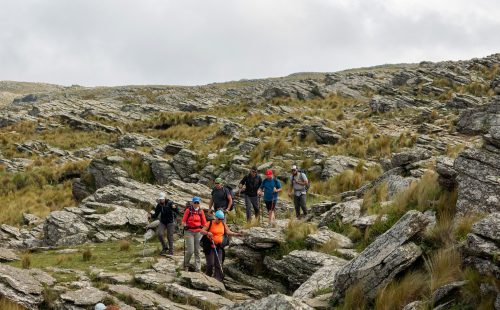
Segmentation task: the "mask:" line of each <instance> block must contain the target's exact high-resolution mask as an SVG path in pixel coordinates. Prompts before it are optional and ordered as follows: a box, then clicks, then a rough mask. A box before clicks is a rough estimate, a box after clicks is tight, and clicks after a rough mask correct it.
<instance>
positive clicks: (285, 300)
mask: <svg viewBox="0 0 500 310" xmlns="http://www.w3.org/2000/svg"><path fill="white" fill-rule="evenodd" d="M261 309H287V310H288V309H290V310H312V309H313V308H312V307H310V306H308V305H307V304H306V303H304V302H302V301H300V300H298V299H295V298H293V297H290V296H286V295H283V294H274V295H269V296H267V297H265V298H263V299H259V300H251V301H245V302H242V303H239V304H235V305H234V306H230V307H224V308H221V310H261Z"/></svg>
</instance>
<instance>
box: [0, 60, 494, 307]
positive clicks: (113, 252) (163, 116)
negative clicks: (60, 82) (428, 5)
mask: <svg viewBox="0 0 500 310" xmlns="http://www.w3.org/2000/svg"><path fill="white" fill-rule="evenodd" d="M499 66H500V54H494V55H491V56H488V57H485V58H475V59H471V60H464V61H444V62H437V63H431V62H421V63H419V64H397V65H382V66H376V67H370V68H358V69H351V70H344V71H340V72H335V73H316V72H311V73H309V72H304V73H297V74H292V75H289V76H287V77H282V78H270V79H258V80H241V81H232V82H226V83H213V84H208V85H202V86H163V85H147V86H120V87H95V88H92V87H82V86H68V87H66V86H57V85H50V84H38V83H21V82H10V81H9V82H6V81H1V82H0V182H1V184H2V186H1V187H0V201H1V204H0V208H1V212H0V262H2V264H0V269H1V272H0V305H1V306H0V308H2V309H4V308H5V309H24V308H26V309H37V308H40V309H90V308H92V307H93V305H95V304H96V303H97V302H99V301H102V302H104V303H106V304H116V305H118V306H119V307H120V309H218V308H224V309H263V308H270V309H275V308H276V309H312V308H315V309H406V310H409V309H492V308H496V309H500V293H499V292H500V282H499V280H498V279H500V269H499V268H500V261H499V259H498V258H499V257H500V256H499V254H500V249H499V247H500V234H499V232H500V73H499ZM2 103H3V104H2ZM253 165H256V166H257V167H258V171H259V173H260V174H264V172H265V170H267V169H272V170H273V171H274V173H275V175H276V176H277V177H278V179H280V180H281V181H282V182H283V184H284V187H285V189H286V190H285V191H284V192H283V193H281V195H280V200H279V204H278V206H277V221H276V222H275V223H274V224H273V225H270V224H268V223H267V220H263V219H261V220H259V219H257V220H253V221H252V222H250V223H246V220H245V215H244V204H243V198H242V197H240V196H238V195H237V196H236V198H237V201H236V208H237V212H230V213H229V215H228V224H229V225H230V227H231V229H232V230H235V231H244V232H245V235H244V237H242V238H233V239H232V241H231V245H230V246H229V248H228V249H227V257H226V260H225V262H224V274H225V279H224V283H223V284H222V283H220V282H217V281H216V280H214V279H213V278H210V277H206V276H204V275H203V274H201V273H197V272H192V271H184V270H183V269H184V268H183V266H182V264H183V261H182V259H183V246H184V245H183V241H182V235H181V230H180V229H179V230H178V231H177V232H176V240H177V241H176V244H175V255H174V256H171V257H161V256H159V255H158V253H159V242H157V241H156V238H152V239H150V240H149V241H148V242H146V243H145V244H143V241H144V240H145V239H144V234H145V233H146V232H147V229H148V228H150V227H154V224H151V223H148V219H147V215H148V213H149V212H150V211H151V210H152V209H153V208H154V207H155V205H156V198H157V197H158V194H159V193H160V192H165V193H166V194H167V197H168V198H169V199H170V200H172V201H173V202H175V203H176V204H178V205H179V206H183V205H185V203H186V201H189V200H190V199H191V197H192V196H193V195H197V196H200V197H201V198H202V207H204V208H206V207H207V204H208V201H209V199H210V191H211V187H212V186H213V182H214V179H215V178H216V177H221V178H222V179H223V180H224V181H225V182H226V183H227V184H229V185H231V186H232V187H233V188H235V187H236V186H237V184H238V183H239V181H240V180H241V179H242V177H243V176H244V175H245V174H246V173H248V170H249V168H250V167H251V166H253ZM292 165H298V166H299V167H300V168H302V169H304V171H305V172H306V174H307V177H308V178H309V179H310V180H311V181H312V186H311V188H310V190H309V192H308V194H307V205H308V210H309V213H308V215H307V216H305V217H303V218H300V219H296V218H295V212H294V207H293V203H292V202H291V201H290V198H289V197H288V196H287V195H286V192H287V191H288V188H289V186H290V184H289V183H290V182H289V180H290V176H289V174H290V167H291V166H292ZM261 207H262V206H261ZM179 208H180V207H179ZM207 215H208V214H207ZM264 219H265V217H264ZM156 225H158V223H157V222H156ZM147 235H149V234H147ZM202 261H204V259H203V258H202ZM8 307H9V308H8Z"/></svg>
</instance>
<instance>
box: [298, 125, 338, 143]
mask: <svg viewBox="0 0 500 310" xmlns="http://www.w3.org/2000/svg"><path fill="white" fill-rule="evenodd" d="M297 134H298V136H299V137H300V138H301V139H305V138H306V137H308V136H312V137H313V138H314V140H315V141H316V143H318V144H337V142H339V141H340V139H342V136H341V135H340V134H338V133H337V132H335V130H333V129H331V128H328V127H326V126H322V125H304V126H303V127H302V128H300V129H299V131H298V132H297Z"/></svg>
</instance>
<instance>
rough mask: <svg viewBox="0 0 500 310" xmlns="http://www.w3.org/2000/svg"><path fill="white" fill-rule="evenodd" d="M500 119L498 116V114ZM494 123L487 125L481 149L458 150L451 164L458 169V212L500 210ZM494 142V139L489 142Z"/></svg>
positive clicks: (499, 160)
mask: <svg viewBox="0 0 500 310" xmlns="http://www.w3.org/2000/svg"><path fill="white" fill-rule="evenodd" d="M499 120H500V117H499ZM496 128H498V127H496V126H493V127H492V128H491V129H490V136H489V137H488V139H490V140H491V141H489V140H488V139H485V145H484V146H483V147H482V148H481V149H472V148H470V149H466V150H465V151H463V152H462V153H460V154H459V155H458V157H457V159H456V160H455V163H454V165H453V168H454V170H455V171H456V172H457V177H456V181H457V184H458V200H457V212H458V213H459V214H461V215H463V214H466V213H467V212H474V213H491V212H497V211H500V192H499V191H498V188H499V187H500V148H497V146H496V144H495V142H494V141H496V143H500V136H497V135H496V132H495V130H496ZM492 142H493V143H492Z"/></svg>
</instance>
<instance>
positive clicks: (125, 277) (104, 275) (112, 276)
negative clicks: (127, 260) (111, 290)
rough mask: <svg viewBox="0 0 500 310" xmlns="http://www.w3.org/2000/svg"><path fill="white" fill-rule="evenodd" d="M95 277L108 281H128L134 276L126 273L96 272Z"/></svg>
mask: <svg viewBox="0 0 500 310" xmlns="http://www.w3.org/2000/svg"><path fill="white" fill-rule="evenodd" d="M97 279H99V280H104V281H106V282H109V283H120V284H122V283H130V282H132V280H133V279H134V277H133V276H132V275H130V274H128V273H111V272H100V273H98V274H97Z"/></svg>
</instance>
